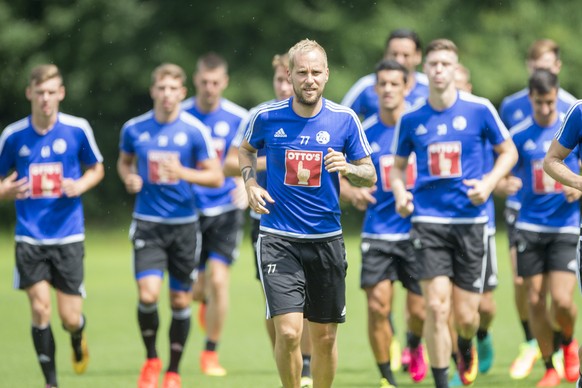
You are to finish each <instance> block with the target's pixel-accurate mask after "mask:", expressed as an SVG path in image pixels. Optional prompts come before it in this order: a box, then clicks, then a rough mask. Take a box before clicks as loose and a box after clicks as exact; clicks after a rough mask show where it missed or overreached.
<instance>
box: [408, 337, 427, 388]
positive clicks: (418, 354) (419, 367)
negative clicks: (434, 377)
mask: <svg viewBox="0 0 582 388" xmlns="http://www.w3.org/2000/svg"><path fill="white" fill-rule="evenodd" d="M427 370H428V367H427V366H426V357H425V353H424V347H423V346H422V345H418V347H417V348H416V349H411V350H410V365H409V366H408V374H410V377H412V380H413V381H414V382H415V383H418V382H420V381H422V380H423V379H424V377H425V376H426V372H427Z"/></svg>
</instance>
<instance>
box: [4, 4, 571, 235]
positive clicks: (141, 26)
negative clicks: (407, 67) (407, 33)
mask: <svg viewBox="0 0 582 388" xmlns="http://www.w3.org/2000/svg"><path fill="white" fill-rule="evenodd" d="M581 21H582V7H580V6H579V3H578V1H576V0H481V1H461V0H431V1H429V0H424V1H423V0H419V1H409V0H384V1H382V0H376V1H373V0H279V1H272V0H254V1H253V0H249V1H240V0H216V1H213V0H210V1H200V0H189V1H181V0H174V1H168V0H166V1H163V0H54V1H50V0H44V1H43V0H19V1H13V0H0V63H1V71H0V127H1V128H4V127H5V126H6V125H8V124H10V123H11V122H14V121H16V120H18V119H20V118H22V117H24V116H26V115H28V114H29V113H30V104H29V103H28V101H26V99H25V97H24V89H25V87H26V83H27V77H28V73H29V71H30V69H31V68H32V67H33V66H35V65H37V64H39V63H46V62H50V63H55V64H56V65H58V66H59V67H60V69H61V71H62V73H63V76H64V79H65V86H66V88H67V97H66V98H65V101H64V102H63V103H62V105H61V110H62V111H64V112H67V113H70V114H73V115H76V116H81V117H85V118H86V119H88V120H89V122H90V123H91V125H92V127H93V130H94V132H95V137H96V139H97V143H98V144H99V147H100V149H101V152H102V153H103V156H104V158H105V168H106V177H105V180H104V181H103V182H102V183H101V184H100V185H99V186H98V187H97V188H96V189H94V190H93V191H91V192H89V193H87V194H86V195H85V197H84V204H85V209H86V216H87V219H88V222H90V223H99V224H111V225H115V224H118V223H119V222H121V221H123V222H125V221H126V220H127V218H128V216H129V214H130V213H131V209H132V206H133V199H132V198H131V197H130V196H129V195H127V194H126V193H125V190H124V188H123V186H122V184H121V183H120V181H119V179H118V177H117V172H116V170H115V163H116V160H117V155H118V139H119V131H120V129H121V126H122V125H123V123H124V122H125V121H127V120H128V119H130V118H132V117H134V116H137V115H139V114H141V113H143V112H145V111H147V110H149V109H151V107H152V102H151V99H150V97H149V92H148V87H149V83H150V74H151V71H152V70H153V68H154V67H156V66H157V65H159V64H160V63H162V62H173V63H176V64H178V65H181V66H182V67H183V68H184V69H185V70H186V72H187V73H188V74H189V75H191V74H192V72H193V71H194V68H195V63H196V60H197V58H198V57H199V56H200V55H202V54H204V53H206V52H209V51H215V52H217V53H219V54H221V55H223V56H224V57H225V58H226V59H227V61H228V62H229V73H230V86H229V88H228V89H227V90H226V92H225V97H227V98H229V99H231V100H233V101H234V102H236V103H238V104H239V105H241V106H243V107H245V108H250V107H252V106H254V105H256V104H258V103H259V102H262V101H265V100H268V99H270V98H272V86H271V80H272V69H271V64H270V62H271V58H272V56H273V55H274V54H276V53H283V52H286V51H287V50H288V48H289V47H290V46H292V45H293V44H294V43H296V42H297V41H298V40H300V39H303V38H310V39H315V40H317V41H318V42H319V43H320V44H322V45H323V46H324V47H325V49H326V51H327V54H328V60H329V67H330V80H329V83H328V85H327V87H326V92H325V94H324V95H325V96H326V97H327V98H329V99H331V100H334V101H337V102H339V101H340V100H341V99H342V97H343V95H344V94H345V93H346V92H347V90H348V89H349V87H350V86H351V85H352V84H353V83H354V82H355V81H356V80H357V79H358V78H360V77H361V76H363V75H365V74H368V73H370V72H372V71H373V67H374V65H375V63H376V62H377V61H378V60H379V59H381V57H382V54H383V49H384V44H385V40H386V37H387V35H388V33H389V32H390V31H391V30H392V29H394V28H402V27H406V28H412V29H414V30H416V31H417V32H418V33H419V35H420V37H421V39H422V40H423V44H424V45H426V44H427V43H428V42H429V41H431V40H432V39H435V38H443V37H444V38H449V39H452V40H453V41H454V42H455V43H456V44H457V45H458V47H459V51H460V60H461V62H462V63H464V64H465V65H466V66H467V67H468V68H469V69H470V70H471V74H472V82H473V86H474V93H475V94H477V95H481V96H485V97H487V98H489V99H491V101H492V102H493V103H494V104H495V105H496V106H498V105H499V103H500V102H501V99H502V98H503V97H504V96H506V95H508V94H510V93H513V92H515V91H517V90H519V89H521V88H523V87H524V85H525V84H526V81H527V73H526V69H525V62H524V60H525V55H526V51H527V48H528V46H529V45H530V44H531V42H532V41H534V40H536V39H540V38H552V39H554V40H556V41H557V42H558V43H559V44H560V45H561V48H562V61H563V67H562V73H561V74H560V80H561V86H562V87H563V88H565V89H566V90H568V91H570V92H571V93H572V94H574V95H575V96H582V77H580V75H579V71H578V70H579V69H581V68H582V66H581V65H582V45H581V44H580V39H581V34H580V32H581V26H582V24H581ZM188 88H189V94H190V95H191V94H193V93H194V89H193V86H192V84H191V83H190V84H189V85H188ZM0 220H1V221H0V228H2V227H6V226H10V225H11V224H13V222H14V221H13V205H12V203H9V202H4V203H0Z"/></svg>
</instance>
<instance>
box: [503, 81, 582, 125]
mask: <svg viewBox="0 0 582 388" xmlns="http://www.w3.org/2000/svg"><path fill="white" fill-rule="evenodd" d="M574 102H576V98H575V97H574V96H572V95H571V94H570V93H568V92H567V91H565V90H564V89H562V88H560V89H559V90H558V105H557V109H558V112H559V113H560V115H561V118H562V119H563V118H564V115H565V114H566V112H567V111H568V109H570V107H571V106H572V104H573V103H574ZM499 115H500V117H501V121H503V123H504V124H505V126H506V127H507V128H511V127H513V126H514V125H516V124H518V123H519V122H520V121H523V120H525V119H526V118H528V117H531V116H532V107H531V102H530V101H529V89H528V88H525V89H522V90H520V91H519V92H516V93H514V94H512V95H510V96H507V97H505V98H504V99H503V101H501V106H500V107H499Z"/></svg>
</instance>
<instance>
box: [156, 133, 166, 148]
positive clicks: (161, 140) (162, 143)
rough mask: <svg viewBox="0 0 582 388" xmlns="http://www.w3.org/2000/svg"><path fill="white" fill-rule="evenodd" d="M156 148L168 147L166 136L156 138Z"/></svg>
mask: <svg viewBox="0 0 582 388" xmlns="http://www.w3.org/2000/svg"><path fill="white" fill-rule="evenodd" d="M158 146H159V147H167V146H168V136H164V135H162V136H159V137H158Z"/></svg>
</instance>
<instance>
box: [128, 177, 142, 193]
mask: <svg viewBox="0 0 582 388" xmlns="http://www.w3.org/2000/svg"><path fill="white" fill-rule="evenodd" d="M123 183H125V189H126V190H127V192H128V193H130V194H136V193H139V192H140V191H141V188H142V187H143V179H141V177H140V176H139V175H137V174H128V175H127V176H126V177H125V181H124V182H123Z"/></svg>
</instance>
